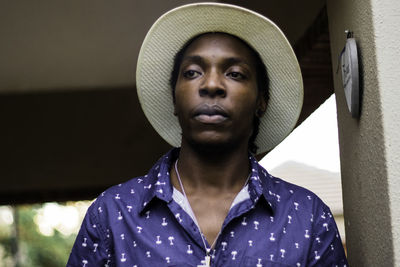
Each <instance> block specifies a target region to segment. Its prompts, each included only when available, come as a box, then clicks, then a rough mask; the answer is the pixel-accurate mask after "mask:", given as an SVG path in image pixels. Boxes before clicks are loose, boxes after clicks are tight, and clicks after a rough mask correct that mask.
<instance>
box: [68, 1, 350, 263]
mask: <svg viewBox="0 0 400 267" xmlns="http://www.w3.org/2000/svg"><path fill="white" fill-rule="evenodd" d="M172 26H173V28H171V27H172ZM172 31H173V32H174V34H172ZM171 72H172V74H171V75H170V73H171ZM169 84H170V86H168V85H169ZM137 87H138V95H139V99H140V101H141V105H142V107H143V109H144V112H145V114H146V116H147V117H148V119H149V121H150V122H151V123H152V125H153V126H154V128H155V129H156V130H157V132H158V133H160V135H161V136H162V137H164V139H166V140H167V141H168V142H169V143H171V144H172V145H174V146H176V147H179V146H180V148H175V149H173V150H171V151H170V152H169V153H167V154H166V155H165V156H164V157H162V158H161V159H160V160H159V161H158V162H157V163H156V164H155V165H154V167H153V168H152V169H151V170H150V171H149V173H148V174H147V175H145V176H143V177H138V178H135V179H132V180H130V181H128V182H126V183H124V184H120V185H118V186H114V187H112V188H110V189H108V190H106V191H105V192H104V193H102V194H101V195H100V196H99V197H98V198H97V200H96V201H95V202H94V203H93V204H92V206H91V207H90V208H89V210H88V212H87V215H86V217H85V220H84V222H83V224H82V228H81V230H80V232H79V235H78V237H77V240H76V242H75V245H74V248H73V250H72V252H71V257H70V260H69V263H68V266H144V265H145V264H153V265H155V266H256V267H261V266H346V264H347V261H346V258H345V255H344V251H343V247H342V245H341V240H340V237H339V234H338V230H337V227H336V224H335V222H334V219H333V217H332V215H331V213H330V210H329V208H328V207H327V206H325V204H323V203H322V201H321V200H320V199H319V198H318V197H317V196H315V195H314V194H313V193H311V192H310V191H307V190H306V189H303V188H300V187H298V186H295V185H292V184H289V183H286V182H284V181H282V180H280V179H278V178H275V177H272V176H271V175H269V174H268V173H267V172H266V171H265V170H264V169H263V168H262V167H261V166H260V165H258V163H257V161H256V160H255V159H254V157H253V154H255V153H259V152H264V151H267V150H269V149H271V148H273V147H274V146H275V145H276V144H277V143H279V142H280V141H281V140H282V139H283V138H284V137H285V136H286V135H287V134H288V133H289V132H290V130H291V129H292V128H293V126H294V124H295V122H296V120H297V118H298V115H299V112H300V109H301V102H302V85H301V76H300V72H299V68H298V63H297V60H296V58H295V56H294V54H293V51H292V50H291V48H290V46H289V44H288V42H287V40H286V38H285V37H284V36H283V34H282V33H281V32H280V30H279V29H278V28H277V27H276V26H275V25H274V24H273V23H272V22H270V21H269V20H268V19H266V18H264V17H262V16H260V15H258V14H256V13H253V12H251V11H248V10H245V9H242V8H239V7H235V6H230V5H224V4H215V3H204V4H192V5H187V6H183V7H179V8H177V9H174V10H172V11H170V12H169V13H167V14H165V15H164V16H163V17H161V18H160V19H159V20H158V21H157V22H156V23H155V25H153V27H152V29H150V31H149V33H148V35H147V36H146V39H145V41H144V42H143V46H142V49H141V52H140V55H139V61H138V71H137Z"/></svg>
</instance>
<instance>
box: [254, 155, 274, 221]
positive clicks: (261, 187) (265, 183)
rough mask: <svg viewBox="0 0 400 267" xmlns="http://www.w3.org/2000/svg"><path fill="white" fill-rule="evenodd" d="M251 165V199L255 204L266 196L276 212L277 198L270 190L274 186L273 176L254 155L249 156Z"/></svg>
mask: <svg viewBox="0 0 400 267" xmlns="http://www.w3.org/2000/svg"><path fill="white" fill-rule="evenodd" d="M249 160H250V166H251V176H250V180H249V189H248V190H249V194H250V199H251V200H252V201H253V203H254V205H255V204H256V203H257V201H258V200H259V199H260V197H264V199H265V200H266V202H267V203H268V205H269V207H270V208H271V210H272V213H275V209H276V204H277V203H276V202H277V200H276V198H275V197H274V194H273V193H272V192H271V191H270V189H271V188H272V187H273V176H271V175H270V174H269V173H268V172H267V171H266V170H265V169H264V168H263V167H262V166H261V165H260V164H259V163H258V161H257V160H256V159H255V158H254V156H252V155H250V156H249Z"/></svg>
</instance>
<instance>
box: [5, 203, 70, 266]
mask: <svg viewBox="0 0 400 267" xmlns="http://www.w3.org/2000/svg"><path fill="white" fill-rule="evenodd" d="M40 207H41V205H30V206H18V207H15V209H16V212H15V213H14V215H17V216H15V217H14V224H15V223H17V224H18V225H17V227H18V231H16V230H17V229H16V228H15V225H14V226H11V227H10V226H4V225H1V224H0V249H1V247H2V251H3V253H2V255H0V256H1V257H3V259H1V258H0V262H5V261H6V260H7V261H10V258H11V259H12V261H13V262H14V264H13V265H11V266H18V267H32V266H37V267H59V266H60V267H61V266H65V265H66V262H67V260H68V257H69V253H70V251H71V248H72V245H73V242H74V241H75V237H76V235H75V234H71V235H69V236H64V235H63V234H62V233H60V232H58V231H57V230H55V231H54V235H52V236H45V235H43V234H41V233H40V231H39V230H38V226H37V225H36V223H35V221H34V218H35V215H36V214H37V212H38V209H39V208H40ZM7 227H8V228H11V229H8V230H7V229H6V228H7ZM13 228H14V229H13ZM7 232H8V233H7ZM16 235H18V242H16V237H17V236H16ZM15 244H17V247H18V249H17V250H18V256H16V255H15V252H14V251H13V250H16V246H15ZM14 247H15V248H14ZM16 259H18V260H16ZM17 262H18V263H17ZM0 266H7V265H1V264H0ZM11 266H10V267H11Z"/></svg>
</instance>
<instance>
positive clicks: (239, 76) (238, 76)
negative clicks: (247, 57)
mask: <svg viewBox="0 0 400 267" xmlns="http://www.w3.org/2000/svg"><path fill="white" fill-rule="evenodd" d="M227 76H229V77H231V78H233V79H236V80H237V79H245V78H246V77H245V76H244V75H243V74H241V73H240V72H236V71H233V72H229V73H228V74H227Z"/></svg>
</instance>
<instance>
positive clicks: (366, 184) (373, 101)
mask: <svg viewBox="0 0 400 267" xmlns="http://www.w3.org/2000/svg"><path fill="white" fill-rule="evenodd" d="M327 7H328V16H329V30H330V38H331V52H332V62H333V69H334V71H336V68H337V65H338V64H339V63H338V56H339V54H340V52H341V50H342V48H343V46H344V44H345V33H344V31H345V30H346V29H349V30H351V31H353V32H354V37H355V39H356V41H357V44H358V50H359V60H360V72H361V74H360V85H361V88H362V90H363V91H362V102H361V116H360V118H359V119H354V118H352V117H351V115H350V113H349V111H348V108H347V105H346V100H345V96H344V91H343V87H342V79H341V74H340V71H339V73H338V74H336V73H334V74H333V75H334V86H335V93H336V100H337V109H338V125H339V143H340V158H341V173H342V186H343V200H344V216H345V224H346V245H347V249H348V259H349V264H350V266H400V193H399V192H400V78H399V76H400V30H399V29H400V1H398V0H328V1H327Z"/></svg>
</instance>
